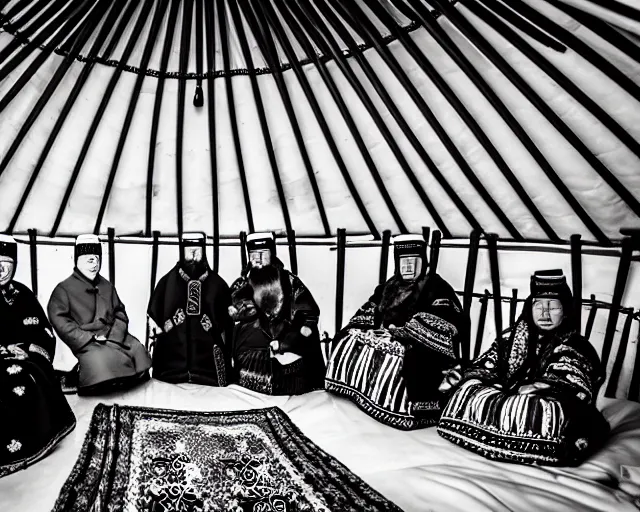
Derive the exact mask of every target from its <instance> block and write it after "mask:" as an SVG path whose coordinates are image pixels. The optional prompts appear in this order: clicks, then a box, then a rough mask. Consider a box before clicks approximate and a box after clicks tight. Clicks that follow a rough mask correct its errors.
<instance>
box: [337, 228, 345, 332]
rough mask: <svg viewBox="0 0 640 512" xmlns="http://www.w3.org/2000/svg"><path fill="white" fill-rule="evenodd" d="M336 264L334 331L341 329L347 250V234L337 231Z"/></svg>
mask: <svg viewBox="0 0 640 512" xmlns="http://www.w3.org/2000/svg"><path fill="white" fill-rule="evenodd" d="M337 242H338V264H337V270H336V274H337V275H336V331H335V332H338V331H339V330H340V329H341V328H342V308H343V303H344V266H345V256H346V254H345V253H346V248H347V232H346V230H345V229H343V228H340V229H338V240H337Z"/></svg>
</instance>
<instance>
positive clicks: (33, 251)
mask: <svg viewBox="0 0 640 512" xmlns="http://www.w3.org/2000/svg"><path fill="white" fill-rule="evenodd" d="M28 233H29V253H30V254H29V256H30V257H31V263H30V264H31V290H32V291H33V294H34V295H35V296H36V297H37V296H38V239H37V236H38V231H37V230H35V229H29V230H28Z"/></svg>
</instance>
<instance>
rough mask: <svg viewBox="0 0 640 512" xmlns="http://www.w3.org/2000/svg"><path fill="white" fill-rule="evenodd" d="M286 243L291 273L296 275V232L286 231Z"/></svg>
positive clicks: (292, 230) (293, 230)
mask: <svg viewBox="0 0 640 512" xmlns="http://www.w3.org/2000/svg"><path fill="white" fill-rule="evenodd" d="M287 242H288V243H289V260H290V261H291V273H292V274H294V275H296V276H297V275H298V253H297V251H296V231H295V229H291V230H290V231H287Z"/></svg>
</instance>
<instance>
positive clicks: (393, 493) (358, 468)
mask: <svg viewBox="0 0 640 512" xmlns="http://www.w3.org/2000/svg"><path fill="white" fill-rule="evenodd" d="M68 398H69V402H70V404H71V406H72V407H73V410H74V412H75V414H76V417H77V419H78V425H77V427H76V429H75V431H74V432H72V433H71V434H70V435H69V436H68V437H67V438H66V439H64V440H63V441H62V443H61V444H60V445H59V446H58V447H57V448H56V449H55V450H54V452H53V453H51V454H50V455H49V456H48V457H47V458H45V459H44V460H42V461H40V462H39V463H37V464H36V465H34V466H32V467H30V468H28V469H27V470H25V471H19V472H18V473H15V474H13V475H10V476H8V477H5V478H2V479H0V511H1V512H14V511H15V512H27V511H28V512H40V511H49V510H51V508H52V507H53V504H54V502H55V500H56V498H57V496H58V492H59V490H60V488H61V487H62V484H63V483H64V481H65V480H66V478H67V476H68V474H69V472H70V470H71V468H72V466H73V464H74V462H75V460H76V457H77V456H78V454H79V452H80V448H81V445H82V442H83V440H84V436H85V433H86V431H87V428H88V425H89V422H90V420H91V414H92V411H93V408H94V406H95V405H96V404H97V403H98V402H103V403H107V404H111V403H115V402H117V403H120V404H126V405H139V406H147V407H162V408H168V409H183V410H200V411H204V410H242V409H253V408H260V407H269V406H278V407H280V408H281V409H282V410H283V411H284V412H285V413H287V414H288V415H289V417H290V418H291V420H292V421H293V422H294V423H295V424H296V425H298V427H299V428H300V429H301V430H302V431H303V432H304V433H305V434H306V435H307V436H308V437H309V438H310V439H311V440H312V441H314V442H315V443H317V444H318V445H319V446H320V447H321V448H323V449H324V450H325V451H327V452H329V453H330V454H332V455H333V456H335V457H336V458H337V459H338V460H340V461H341V462H342V463H343V464H345V465H346V466H347V467H348V468H349V469H351V470H352V471H353V472H354V473H356V474H357V475H359V476H360V477H361V478H363V479H364V480H365V481H366V482H367V483H368V484H369V485H371V486H372V487H374V488H375V489H377V490H378V491H379V492H380V493H382V494H383V495H384V496H386V497H387V498H389V499H390V500H392V501H394V502H395V503H396V504H397V505H398V506H400V507H401V508H402V509H403V510H406V511H407V512H408V511H415V512H428V511H447V512H451V511H465V512H467V511H473V512H480V511H485V510H487V511H506V510H514V511H535V512H540V511H546V510H548V511H553V512H560V511H577V510H579V511H591V510H593V511H598V512H603V511H616V512H624V511H634V512H637V510H638V509H637V508H636V507H635V506H634V505H633V498H632V497H631V496H630V494H628V493H626V492H623V491H621V490H620V489H618V488H617V487H618V485H617V484H618V481H619V480H620V478H621V471H622V472H623V474H625V475H627V476H628V475H631V476H628V478H631V479H633V475H640V404H637V403H634V402H629V401H626V400H607V399H603V400H602V401H601V403H600V404H599V405H600V407H601V409H602V410H603V412H604V414H605V416H606V417H607V419H608V420H609V422H610V424H611V426H612V436H611V438H610V439H609V441H608V442H607V444H606V446H605V447H604V448H603V449H602V450H601V451H600V452H599V453H597V454H596V455H595V456H593V457H592V458H591V459H590V460H588V461H587V462H586V463H584V464H583V465H582V466H580V467H578V468H562V469H558V468H548V467H533V466H523V465H515V464H505V463H498V462H493V461H489V460H486V459H484V458H482V457H480V456H478V455H475V454H473V453H470V452H467V451H466V450H464V449H462V448H460V447H458V446H455V445H453V444H451V443H449V442H448V441H446V440H444V439H442V438H441V437H440V436H438V434H437V432H436V429H435V428H428V429H423V430H418V431H413V432H402V431H399V430H395V429H393V428H390V427H386V426H384V425H382V424H380V423H378V422H376V421H375V420H373V419H371V418H369V417H368V416H367V415H365V414H364V413H362V412H361V411H360V410H359V409H357V408H356V407H355V406H354V405H353V404H351V403H350V402H348V401H346V400H344V399H341V398H338V397H335V396H332V395H330V394H329V393H326V392H324V391H316V392H314V393H309V394H307V395H303V396H294V397H269V396H265V395H261V394H258V393H253V392H251V391H248V390H246V389H243V388H241V387H238V386H230V387H228V388H214V387H207V386H199V385H195V384H184V385H170V384H165V383H162V382H158V381H153V380H152V381H150V382H148V383H146V384H145V385H143V386H141V387H140V388H138V389H135V390H132V391H129V392H127V393H124V394H118V395H109V396H108V397H102V398H100V399H96V398H81V397H77V396H75V395H74V396H69V397H68ZM623 466H624V467H625V468H626V469H627V471H625V470H624V469H623ZM638 489H640V487H639V488H638Z"/></svg>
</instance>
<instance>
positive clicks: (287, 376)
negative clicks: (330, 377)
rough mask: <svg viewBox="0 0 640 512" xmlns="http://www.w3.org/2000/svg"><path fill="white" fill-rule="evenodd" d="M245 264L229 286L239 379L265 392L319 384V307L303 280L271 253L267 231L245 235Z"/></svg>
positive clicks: (291, 390)
mask: <svg viewBox="0 0 640 512" xmlns="http://www.w3.org/2000/svg"><path fill="white" fill-rule="evenodd" d="M247 252H248V254H249V263H248V265H247V268H246V269H245V271H244V272H243V274H242V276H241V277H240V278H239V279H237V280H236V281H235V282H234V283H233V285H232V286H231V298H232V301H233V305H232V307H231V309H230V313H231V315H232V317H233V319H234V320H236V321H237V322H238V324H237V325H236V327H235V330H234V336H233V360H234V366H235V368H234V370H235V373H236V375H237V377H238V383H239V384H240V385H241V386H244V387H246V388H249V389H253V390H254V391H259V392H260V393H266V394H269V395H297V394H301V393H306V392H307V391H311V390H313V389H318V388H322V383H323V382H322V380H323V377H324V370H325V366H324V358H323V357H322V351H321V349H320V336H319V333H318V316H319V315H320V309H319V308H318V305H317V304H316V302H315V300H313V296H312V295H311V292H309V290H308V289H307V288H306V287H305V285H304V284H303V283H302V281H301V280H300V279H299V278H298V277H297V276H294V275H293V274H292V273H291V272H289V271H288V270H285V268H284V266H283V264H282V262H281V261H280V260H279V259H278V258H277V257H276V244H275V239H274V237H273V235H272V234H271V233H254V234H251V235H249V236H248V237H247Z"/></svg>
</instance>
